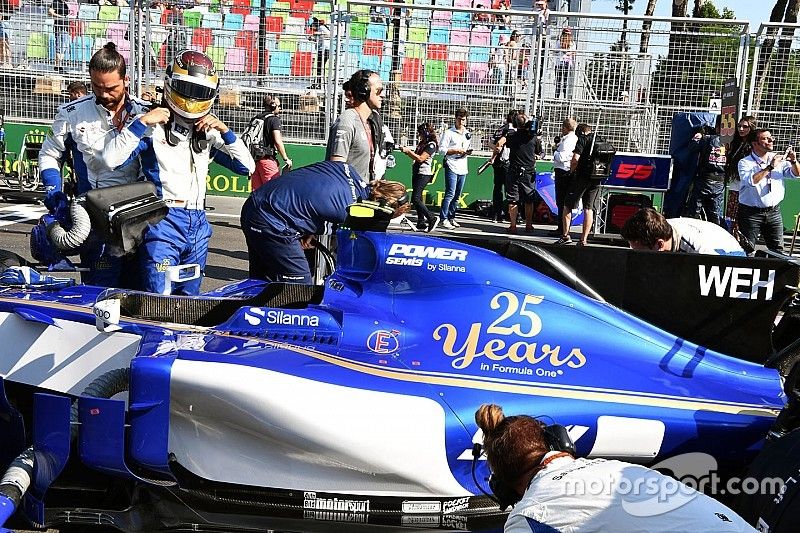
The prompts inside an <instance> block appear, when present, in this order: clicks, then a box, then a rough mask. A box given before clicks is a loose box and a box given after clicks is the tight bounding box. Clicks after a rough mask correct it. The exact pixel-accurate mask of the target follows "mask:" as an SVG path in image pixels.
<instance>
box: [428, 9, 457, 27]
mask: <svg viewBox="0 0 800 533" xmlns="http://www.w3.org/2000/svg"><path fill="white" fill-rule="evenodd" d="M452 16H453V13H452V12H450V11H434V12H433V20H432V21H431V26H447V27H450V19H451V18H452Z"/></svg>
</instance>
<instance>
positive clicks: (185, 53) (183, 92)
mask: <svg viewBox="0 0 800 533" xmlns="http://www.w3.org/2000/svg"><path fill="white" fill-rule="evenodd" d="M218 92H219V76H218V75H217V70H216V69H215V68H214V62H213V61H212V60H211V58H210V57H208V56H207V55H205V54H204V53H202V52H197V51H196V50H181V51H180V52H178V53H177V54H176V55H175V59H174V60H173V61H172V64H171V65H170V66H168V67H167V72H166V76H165V77H164V102H166V104H167V106H169V108H170V109H171V110H172V111H174V112H175V113H177V114H178V115H180V116H182V117H184V118H187V119H191V120H196V119H198V118H201V117H204V116H205V115H207V114H208V112H209V111H210V110H211V105H212V104H213V103H214V99H216V97H217V93H218Z"/></svg>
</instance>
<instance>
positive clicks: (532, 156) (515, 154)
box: [497, 112, 542, 234]
mask: <svg viewBox="0 0 800 533" xmlns="http://www.w3.org/2000/svg"><path fill="white" fill-rule="evenodd" d="M513 125H514V131H509V132H508V133H507V134H506V136H505V137H503V138H501V139H500V140H498V141H497V146H498V147H500V148H502V147H503V146H505V145H508V148H509V157H508V175H507V177H506V198H507V199H508V220H509V226H508V232H509V233H512V234H513V233H516V232H517V215H518V213H519V204H520V201H521V202H523V203H524V205H525V231H527V232H531V231H533V201H534V199H535V198H536V196H537V193H536V159H537V158H538V156H540V155H541V154H542V141H541V138H540V137H539V136H538V133H539V132H538V131H537V127H538V122H537V121H535V120H528V117H527V115H525V113H522V112H519V113H517V115H516V116H515V117H514V122H513Z"/></svg>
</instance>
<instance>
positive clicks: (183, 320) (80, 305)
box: [0, 230, 785, 531]
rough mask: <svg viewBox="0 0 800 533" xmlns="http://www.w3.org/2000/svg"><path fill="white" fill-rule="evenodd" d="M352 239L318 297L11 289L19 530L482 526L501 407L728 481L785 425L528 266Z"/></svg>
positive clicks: (8, 399) (762, 394)
mask: <svg viewBox="0 0 800 533" xmlns="http://www.w3.org/2000/svg"><path fill="white" fill-rule="evenodd" d="M338 242H339V246H338V252H337V268H336V270H335V271H334V272H333V274H331V275H330V276H329V277H328V278H327V279H326V280H325V283H324V285H321V286H302V285H291V284H282V283H268V284H266V283H262V282H255V281H252V280H250V281H244V282H241V283H237V284H233V285H230V286H227V287H225V288H223V289H220V290H218V291H214V292H213V293H209V294H206V295H203V296H199V297H183V296H163V295H155V294H146V293H141V292H136V291H125V290H104V289H99V288H95V287H88V286H74V287H67V288H63V289H60V290H47V289H44V288H36V287H32V286H30V285H29V286H20V287H14V286H7V287H4V288H0V339H2V343H3V348H2V350H0V436H2V437H0V472H1V471H3V470H5V468H6V467H8V465H10V464H11V463H12V462H14V461H15V458H16V462H15V465H17V467H19V465H24V467H25V468H28V469H29V470H32V483H31V486H30V488H28V490H27V493H26V494H25V497H24V498H23V501H22V504H21V505H20V510H19V513H17V516H16V519H17V520H19V519H20V518H21V516H20V515H24V516H25V517H27V519H29V520H30V521H32V522H33V523H35V524H37V525H39V526H52V525H57V524H60V523H64V522H67V521H68V522H70V523H75V522H77V523H82V522H85V523H93V524H97V523H103V524H108V525H114V526H115V527H118V528H120V529H124V530H126V531H156V530H159V529H166V528H173V529H176V528H180V527H189V526H190V525H191V527H193V528H195V530H219V529H220V528H230V527H234V526H235V527H238V528H242V530H247V528H249V527H252V528H258V527H262V528H263V527H265V524H271V525H273V526H274V524H275V523H276V522H275V520H279V521H280V520H283V519H291V520H308V521H337V522H349V523H350V524H351V526H349V527H353V528H354V527H355V524H386V523H391V524H395V525H415V526H427V527H439V528H448V529H475V528H477V529H480V528H481V527H484V526H485V525H486V523H487V522H486V520H487V517H492V516H495V517H496V516H497V515H498V513H499V510H498V508H497V506H496V505H495V504H494V502H493V501H492V500H491V499H489V498H487V497H486V496H485V495H484V491H485V490H488V484H487V483H486V478H487V477H488V474H489V472H488V468H487V467H486V464H485V461H484V460H482V459H481V458H479V457H476V455H479V454H478V453H475V451H474V450H475V447H474V444H475V443H478V442H480V441H481V435H480V434H479V432H478V429H477V427H476V424H475V422H474V419H473V416H474V412H475V410H476V409H477V408H478V407H479V406H480V405H481V404H483V403H486V402H493V403H498V404H500V405H502V406H503V408H504V410H505V412H506V413H510V414H516V413H526V414H531V415H541V416H543V417H546V418H547V419H551V420H553V421H555V422H558V423H559V424H562V425H565V426H566V427H567V429H568V431H569V434H570V436H571V438H572V439H573V440H574V442H575V445H576V447H577V451H578V453H579V454H580V455H584V456H592V457H598V456H599V457H613V458H621V459H624V460H627V461H632V462H637V463H643V464H655V463H657V462H660V461H663V460H665V459H669V458H675V457H678V456H681V455H683V454H690V453H691V452H697V453H702V454H707V455H708V456H711V457H713V459H714V460H715V461H716V464H717V465H718V467H719V469H720V470H721V471H724V470H726V469H728V470H731V469H737V470H738V469H740V468H741V467H742V466H744V465H745V464H747V463H748V462H749V461H750V460H752V458H753V457H754V456H755V454H756V453H757V452H758V450H759V449H760V447H761V444H762V441H763V437H764V435H765V434H766V433H767V431H768V430H769V428H770V427H771V425H772V424H773V422H774V419H775V417H776V415H777V413H778V412H779V411H780V410H781V408H782V407H783V406H784V402H785V396H784V394H783V392H782V389H781V380H780V376H779V373H778V371H776V370H774V369H771V368H766V367H764V366H763V365H762V364H760V363H756V362H749V361H745V360H742V359H737V358H734V357H730V356H727V355H724V354H722V353H718V352H716V351H713V350H711V349H707V348H705V347H703V346H700V345H698V344H695V343H693V342H690V341H688V340H686V339H685V338H683V337H678V336H676V335H673V334H670V333H667V332H665V331H663V330H661V329H658V328H656V327H655V326H653V325H651V324H649V323H647V322H645V321H643V320H642V319H639V318H636V317H634V316H633V315H631V314H629V313H627V312H625V311H623V310H621V309H620V308H618V307H615V306H613V305H611V304H609V303H607V302H606V301H605V300H604V299H603V297H601V296H600V295H599V294H598V293H597V292H596V291H594V290H592V289H591V288H590V287H588V286H586V285H585V284H582V283H580V282H577V281H576V280H575V279H573V280H572V283H562V282H561V281H557V280H556V278H558V276H551V275H545V274H543V273H542V272H540V271H538V270H536V269H534V268H531V267H529V266H526V265H525V263H531V264H533V263H535V262H534V261H526V260H525V258H526V257H530V256H532V255H536V256H537V257H539V258H541V253H540V252H541V251H537V249H536V247H533V246H531V245H526V244H518V245H515V246H516V248H515V249H514V251H513V254H511V253H506V254H501V253H498V252H497V251H492V250H489V249H486V248H482V247H477V246H472V245H470V244H466V243H460V242H454V241H447V240H443V239H437V238H432V237H428V236H419V235H409V234H398V233H382V232H371V231H349V230H341V231H340V232H339V234H338ZM504 255H507V256H509V257H506V256H504ZM727 260H729V261H730V260H742V261H747V259H746V258H728V259H727ZM547 261H548V264H549V265H550V268H551V270H559V269H561V272H562V273H563V272H566V270H563V268H562V267H565V266H564V265H563V264H562V263H560V262H559V261H558V260H557V259H555V258H552V257H549V258H548V259H547ZM567 270H568V269H567ZM562 281H563V279H562ZM568 285H570V286H568ZM765 355H766V354H765ZM26 450H27V452H26ZM20 457H21V458H20ZM23 469H24V468H23ZM75 487H82V488H84V489H85V490H80V491H77V490H74V489H75ZM20 492H22V491H20ZM11 499H12V500H13V498H11ZM12 507H13V506H12ZM0 509H2V507H0ZM1 513H2V511H0V527H1V526H2V524H3V515H2V514H1ZM500 523H502V520H501V521H500ZM278 524H279V525H280V522H278ZM493 524H494V526H496V525H497V521H496V518H495V522H493ZM215 528H216V529H215ZM353 530H354V529H353Z"/></svg>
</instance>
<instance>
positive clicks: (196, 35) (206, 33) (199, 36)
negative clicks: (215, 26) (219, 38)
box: [192, 28, 214, 50]
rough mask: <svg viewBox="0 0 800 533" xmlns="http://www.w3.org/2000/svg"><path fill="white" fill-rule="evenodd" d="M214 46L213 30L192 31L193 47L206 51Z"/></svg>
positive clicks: (199, 29)
mask: <svg viewBox="0 0 800 533" xmlns="http://www.w3.org/2000/svg"><path fill="white" fill-rule="evenodd" d="M212 44H214V36H213V35H211V28H194V29H193V30H192V45H193V46H198V47H200V49H201V50H205V49H206V48H207V47H209V46H211V45H212Z"/></svg>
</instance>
